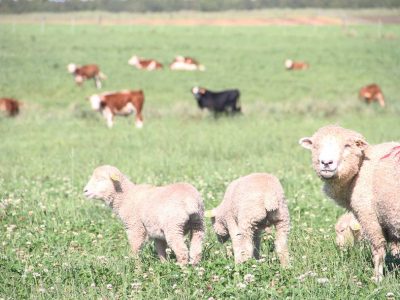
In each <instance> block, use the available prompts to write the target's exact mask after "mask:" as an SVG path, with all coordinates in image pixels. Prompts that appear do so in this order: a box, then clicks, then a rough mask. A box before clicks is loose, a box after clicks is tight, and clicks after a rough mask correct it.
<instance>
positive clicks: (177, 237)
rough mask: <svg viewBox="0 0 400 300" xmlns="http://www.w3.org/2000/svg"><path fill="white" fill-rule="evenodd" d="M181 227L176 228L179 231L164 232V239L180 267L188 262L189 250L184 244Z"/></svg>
mask: <svg viewBox="0 0 400 300" xmlns="http://www.w3.org/2000/svg"><path fill="white" fill-rule="evenodd" d="M183 226H184V224H182V225H181V226H178V227H179V228H181V229H179V230H175V231H168V232H165V238H166V240H167V244H168V246H169V247H171V249H172V251H174V253H175V255H176V260H177V261H178V263H179V264H181V265H187V264H188V262H189V250H188V247H187V246H186V244H185V238H184V234H183Z"/></svg>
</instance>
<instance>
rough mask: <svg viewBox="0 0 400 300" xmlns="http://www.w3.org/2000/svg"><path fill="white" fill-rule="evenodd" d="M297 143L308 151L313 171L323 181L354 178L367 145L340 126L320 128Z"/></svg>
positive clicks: (350, 131) (352, 132) (361, 138)
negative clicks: (310, 155) (310, 154)
mask: <svg viewBox="0 0 400 300" xmlns="http://www.w3.org/2000/svg"><path fill="white" fill-rule="evenodd" d="M299 143H300V145H302V146H303V147H304V148H306V149H309V150H311V153H312V163H313V167H314V170H315V172H316V173H317V175H318V176H319V177H320V178H321V179H322V180H324V181H327V180H332V179H351V178H353V177H354V176H355V175H356V174H357V173H358V171H359V169H360V166H361V163H362V160H363V158H364V150H365V149H366V147H367V145H368V144H367V143H366V141H365V140H364V138H363V137H362V136H361V135H360V134H358V133H357V132H355V131H352V130H348V129H345V128H341V127H339V126H325V127H322V128H320V129H319V130H318V131H317V132H316V133H315V134H314V135H313V136H312V137H311V138H309V137H306V138H302V139H301V140H300V141H299Z"/></svg>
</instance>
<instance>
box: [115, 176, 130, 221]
mask: <svg viewBox="0 0 400 300" xmlns="http://www.w3.org/2000/svg"><path fill="white" fill-rule="evenodd" d="M134 186H135V185H134V184H133V183H132V182H131V181H129V180H128V179H126V178H122V179H121V180H120V181H119V183H118V185H116V189H115V191H114V192H113V193H112V194H111V195H110V197H109V205H110V207H111V208H112V210H113V211H114V212H115V213H116V214H117V215H118V216H119V217H121V208H122V206H123V204H124V202H125V201H126V199H127V198H128V193H129V192H130V191H131V190H132V188H133V187H134Z"/></svg>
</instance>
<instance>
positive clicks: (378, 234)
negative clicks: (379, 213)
mask: <svg viewBox="0 0 400 300" xmlns="http://www.w3.org/2000/svg"><path fill="white" fill-rule="evenodd" d="M360 211H361V209H360ZM357 212H358V210H355V211H353V213H354V214H355V215H356V218H357V220H358V221H359V222H360V224H361V227H362V228H363V229H364V231H365V233H366V235H367V237H368V240H369V241H370V243H371V250H372V257H373V262H374V281H376V282H380V281H382V279H383V264H384V262H385V255H386V252H385V248H386V240H385V236H384V233H383V231H382V228H381V226H380V225H379V222H378V219H377V218H376V216H375V214H374V213H373V212H372V213H370V212H369V211H365V207H364V210H363V211H362V212H363V213H357Z"/></svg>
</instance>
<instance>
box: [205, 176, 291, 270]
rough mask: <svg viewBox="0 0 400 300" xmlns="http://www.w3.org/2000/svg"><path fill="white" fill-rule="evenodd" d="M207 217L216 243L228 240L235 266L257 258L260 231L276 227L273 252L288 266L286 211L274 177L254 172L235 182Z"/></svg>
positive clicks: (281, 190)
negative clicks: (274, 250)
mask: <svg viewBox="0 0 400 300" xmlns="http://www.w3.org/2000/svg"><path fill="white" fill-rule="evenodd" d="M209 214H210V216H211V221H212V223H213V228H214V231H215V233H216V234H217V237H218V240H219V241H220V242H225V241H226V240H227V239H228V238H229V237H231V239H232V246H233V252H234V256H235V263H241V262H244V261H246V260H248V259H249V258H251V257H256V258H258V255H259V248H260V234H261V232H262V231H264V230H266V229H267V227H269V226H271V225H275V227H276V240H275V248H276V252H277V254H278V257H279V260H280V262H281V264H282V265H283V266H287V265H288V264H289V250H288V245H287V244H288V235H289V231H290V218H289V210H288V207H287V204H286V200H285V195H284V192H283V188H282V186H281V184H280V182H279V180H278V179H277V178H276V177H275V176H273V175H270V174H267V173H253V174H250V175H247V176H244V177H240V178H239V179H236V180H234V181H233V182H232V183H231V184H230V185H229V186H228V188H227V190H226V192H225V195H224V199H223V201H222V203H221V204H220V205H219V206H218V207H217V208H214V209H213V210H212V211H211V212H210V213H209Z"/></svg>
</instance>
